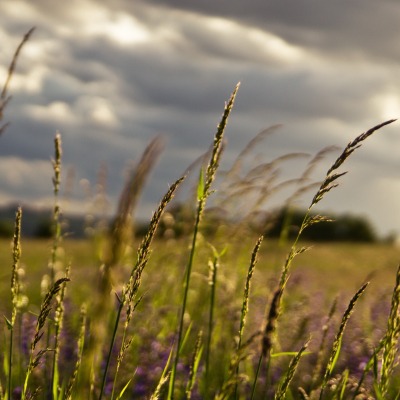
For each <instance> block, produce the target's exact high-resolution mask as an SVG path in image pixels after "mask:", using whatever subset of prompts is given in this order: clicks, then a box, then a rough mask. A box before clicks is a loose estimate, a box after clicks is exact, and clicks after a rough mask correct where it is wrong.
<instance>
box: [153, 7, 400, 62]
mask: <svg viewBox="0 0 400 400" xmlns="http://www.w3.org/2000/svg"><path fill="white" fill-rule="evenodd" d="M153 3H157V4H160V5H162V6H163V7H172V8H174V9H178V10H186V11H191V12H194V13H201V14H203V15H209V16H219V17H221V18H229V19H233V20H236V21H238V22H240V23H243V24H245V25H247V26H248V27H249V28H250V27H255V26H257V27H259V28H260V29H262V30H267V31H269V32H273V33H275V34H277V35H278V36H280V37H282V38H283V39H285V40H287V41H288V42H291V43H294V44H297V45H299V46H302V47H308V48H313V49H317V50H319V51H321V52H323V53H327V54H328V53H330V52H332V53H336V55H339V56H340V55H342V56H346V57H347V56H349V55H353V56H362V57H367V58H369V57H376V56H379V57H385V58H387V59H397V57H398V56H399V49H398V46H397V44H396V43H397V41H398V37H399V32H398V29H397V21H398V18H399V16H400V5H399V4H398V3H397V2H396V1H393V0H383V1H380V2H376V1H373V0H356V1H351V2H348V1H345V0H339V1H335V2H321V1H318V0H306V1H302V2H294V1H291V0H283V1H279V2H277V1H269V2H266V1H262V0H253V1H252V2H251V5H250V4H249V3H244V2H242V1H240V0H232V1H231V0H222V1H212V0H206V1H201V2H187V1H184V0H155V2H153Z"/></svg>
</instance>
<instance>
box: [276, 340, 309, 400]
mask: <svg viewBox="0 0 400 400" xmlns="http://www.w3.org/2000/svg"><path fill="white" fill-rule="evenodd" d="M310 340H311V339H308V340H307V342H306V343H305V344H304V345H303V346H302V348H301V349H300V350H299V352H298V353H297V354H296V355H295V356H294V357H293V359H292V360H291V361H290V364H289V367H288V369H287V371H286V374H285V376H284V377H283V379H282V381H281V383H280V384H279V387H278V390H277V391H276V393H275V397H274V399H275V400H284V399H286V398H287V397H286V392H287V390H288V389H289V384H290V382H291V381H292V379H293V376H294V374H295V372H296V370H297V367H298V365H299V362H300V359H301V357H302V356H303V354H304V352H305V351H306V349H307V347H308V345H309V343H310Z"/></svg>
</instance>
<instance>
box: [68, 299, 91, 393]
mask: <svg viewBox="0 0 400 400" xmlns="http://www.w3.org/2000/svg"><path fill="white" fill-rule="evenodd" d="M86 319H87V311H86V305H82V307H81V323H80V331H79V337H78V346H77V347H78V355H77V359H76V362H75V368H74V371H73V372H72V375H71V378H70V380H69V382H68V385H67V386H66V390H65V392H64V399H65V400H71V399H72V393H73V390H74V386H75V383H76V380H77V377H78V373H79V369H80V366H81V363H82V357H83V348H84V345H85V333H86Z"/></svg>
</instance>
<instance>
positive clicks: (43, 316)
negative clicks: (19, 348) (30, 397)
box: [21, 278, 69, 400]
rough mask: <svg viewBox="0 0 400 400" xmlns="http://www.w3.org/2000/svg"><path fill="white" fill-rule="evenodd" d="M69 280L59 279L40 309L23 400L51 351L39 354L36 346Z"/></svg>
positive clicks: (31, 347)
mask: <svg viewBox="0 0 400 400" xmlns="http://www.w3.org/2000/svg"><path fill="white" fill-rule="evenodd" d="M68 281H69V279H68V278H61V279H58V280H57V281H56V282H54V285H53V286H52V287H51V288H50V290H49V291H48V292H47V294H46V296H45V298H44V300H43V302H42V305H41V307H40V313H39V316H38V318H37V322H36V329H35V335H34V337H33V340H32V342H31V345H30V354H29V363H28V368H27V371H26V374H25V381H24V386H23V390H22V396H21V399H22V400H25V399H26V398H27V397H26V396H27V391H28V383H29V379H30V376H31V374H32V372H33V370H34V369H35V368H36V367H37V366H38V365H39V364H40V362H41V360H42V358H43V356H44V355H45V354H46V353H47V352H48V351H51V349H49V348H45V349H42V350H39V351H38V352H36V353H35V350H36V346H37V345H38V343H39V342H40V339H41V338H42V336H43V333H44V332H43V328H44V325H45V323H46V321H47V319H48V316H49V313H50V311H51V303H52V300H53V298H54V297H55V296H56V295H57V293H58V292H59V291H60V289H61V287H62V285H63V283H64V282H68Z"/></svg>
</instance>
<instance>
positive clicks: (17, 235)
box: [6, 207, 22, 398]
mask: <svg viewBox="0 0 400 400" xmlns="http://www.w3.org/2000/svg"><path fill="white" fill-rule="evenodd" d="M21 218H22V209H21V207H19V208H18V210H17V213H16V216H15V228H14V238H13V266H12V273H11V302H12V314H11V320H7V319H6V322H7V326H8V329H9V330H10V345H9V352H8V385H7V394H8V397H9V398H10V397H11V387H12V377H13V352H14V326H15V320H16V318H17V314H18V309H19V301H20V298H19V297H20V284H19V273H18V269H19V261H20V258H21Z"/></svg>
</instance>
